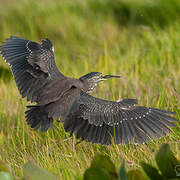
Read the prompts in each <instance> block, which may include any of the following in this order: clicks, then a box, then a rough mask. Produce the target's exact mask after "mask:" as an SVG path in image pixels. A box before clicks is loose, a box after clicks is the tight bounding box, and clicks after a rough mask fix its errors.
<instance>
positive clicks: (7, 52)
mask: <svg viewBox="0 0 180 180" xmlns="http://www.w3.org/2000/svg"><path fill="white" fill-rule="evenodd" d="M0 52H1V54H2V56H3V58H4V59H5V61H6V62H7V63H8V64H9V65H10V67H11V69H12V73H13V75H14V78H15V81H16V85H17V87H18V89H19V91H20V93H21V95H22V97H27V100H28V101H31V102H36V105H32V106H27V108H28V110H27V111H26V112H25V113H26V120H27V124H29V125H30V126H31V128H33V129H34V130H37V129H39V128H41V131H43V132H45V131H47V130H48V129H50V128H52V127H53V119H55V118H57V117H61V121H62V122H63V123H64V128H65V130H66V131H67V132H70V133H71V134H75V135H76V137H77V138H81V139H83V140H86V141H88V142H92V143H100V144H106V145H109V144H111V141H112V139H114V141H115V142H116V143H117V144H120V143H143V142H149V141H150V140H151V139H154V138H159V137H161V136H165V135H166V133H167V132H169V131H170V129H169V127H175V125H174V124H173V123H171V121H177V120H176V119H175V118H173V117H171V115H174V114H175V113H173V112H170V111H165V110H161V109H155V108H149V107H143V106H136V104H137V101H136V100H135V99H122V100H121V101H116V102H115V101H107V100H103V99H98V98H96V97H93V96H91V95H90V93H91V92H92V91H93V89H94V88H95V87H96V85H97V84H98V83H99V82H101V81H103V80H106V79H108V78H112V77H115V78H119V76H111V75H105V76H103V75H102V74H101V73H99V72H91V73H89V74H86V75H84V76H82V77H80V78H79V79H74V78H69V77H66V76H64V75H63V74H62V73H61V72H59V70H58V68H57V66H56V63H55V57H54V52H53V46H52V43H51V42H50V41H49V40H48V39H45V40H42V42H41V44H38V43H35V42H32V41H29V40H25V39H22V38H19V37H11V38H9V39H7V40H6V42H4V43H3V44H2V46H1V47H0Z"/></svg>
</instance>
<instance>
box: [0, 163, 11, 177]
mask: <svg viewBox="0 0 180 180" xmlns="http://www.w3.org/2000/svg"><path fill="white" fill-rule="evenodd" d="M1 171H3V172H8V173H10V174H11V169H10V168H9V166H8V165H7V164H5V163H4V162H3V161H0V172H1Z"/></svg>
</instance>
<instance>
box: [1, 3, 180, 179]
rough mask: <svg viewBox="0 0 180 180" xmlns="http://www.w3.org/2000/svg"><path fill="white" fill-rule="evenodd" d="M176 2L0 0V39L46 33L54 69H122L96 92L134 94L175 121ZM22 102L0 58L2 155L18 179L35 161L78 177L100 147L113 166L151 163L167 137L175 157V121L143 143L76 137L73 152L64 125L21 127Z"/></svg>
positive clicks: (179, 9)
mask: <svg viewBox="0 0 180 180" xmlns="http://www.w3.org/2000/svg"><path fill="white" fill-rule="evenodd" d="M179 32H180V1H179V0H134V1H133V2H132V1H130V0H126V1H125V0H121V1H120V0H114V1H112V0H98V1H97V0H87V1H84V0H68V1H65V0H64V1H63V0H54V1H51V0H44V1H43V0H39V1H35V0H29V1H25V0H18V1H13V0H6V1H5V0H1V2H0V42H2V41H4V39H5V38H7V37H9V36H10V35H17V36H20V37H24V38H27V39H31V40H34V41H40V40H41V39H43V38H45V37H48V38H49V39H50V40H51V41H52V42H53V44H54V46H55V54H56V59H57V64H58V66H59V69H60V70H61V71H62V72H63V73H64V74H66V75H68V76H74V77H79V76H81V75H83V74H86V73H87V72H91V71H99V72H103V73H106V74H109V73H110V74H121V75H122V78H121V79H120V80H109V81H106V82H104V83H102V84H101V85H100V86H99V87H98V88H97V90H96V91H95V92H94V95H95V96H98V97H102V98H106V99H112V100H115V99H120V98H127V97H128V98H137V99H138V100H139V104H140V105H146V106H153V107H158V108H163V109H167V110H172V111H176V112H177V115H176V118H178V119H180V111H179V110H178V108H179V105H180V95H179V94H180V78H179V77H180V59H179V56H180V33H179ZM25 106H26V100H24V99H23V100H22V98H21V96H20V95H19V92H18V90H17V88H16V85H15V82H14V81H13V77H12V75H11V72H10V69H9V67H8V65H6V64H5V63H4V61H3V60H2V58H1V57H0V159H2V160H3V161H6V162H8V164H9V165H10V166H11V167H12V169H13V170H14V173H15V176H16V178H17V179H18V178H20V177H22V176H23V171H22V166H23V164H24V163H25V162H27V161H28V160H33V161H34V162H36V163H37V164H39V165H40V166H41V167H43V168H46V169H48V170H49V171H51V172H53V173H55V174H57V175H59V176H60V177H61V179H73V178H75V177H77V178H81V176H82V173H83V172H84V171H85V169H86V168H87V167H88V166H89V165H90V162H91V160H92V158H93V156H94V154H96V153H98V152H102V153H104V154H106V155H108V156H110V158H111V159H112V160H113V161H114V162H115V164H116V166H117V167H119V166H120V164H121V161H122V159H125V162H126V166H127V168H129V169H131V168H135V167H137V168H138V167H139V162H140V161H142V160H144V161H146V162H151V163H152V164H153V165H155V162H154V151H156V150H157V149H158V147H159V146H160V145H161V144H162V143H166V142H167V143H169V144H170V146H171V149H172V151H173V152H175V154H176V155H177V157H178V158H180V122H178V123H176V124H177V127H176V128H174V129H172V133H171V134H169V135H168V136H167V137H165V138H161V139H160V140H158V141H153V142H152V143H149V144H145V145H136V146H135V145H119V146H116V145H112V146H110V147H106V146H101V145H93V144H91V143H86V142H82V143H81V144H79V145H78V146H76V148H75V150H73V142H72V138H69V134H68V133H65V131H64V129H63V126H62V124H59V123H58V122H55V123H54V129H53V130H51V131H48V132H47V133H45V134H43V133H41V132H34V131H32V130H31V129H30V128H29V126H27V125H26V122H25V118H24V111H25Z"/></svg>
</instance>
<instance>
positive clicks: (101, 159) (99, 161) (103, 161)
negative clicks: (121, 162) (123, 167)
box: [91, 154, 118, 179]
mask: <svg viewBox="0 0 180 180" xmlns="http://www.w3.org/2000/svg"><path fill="white" fill-rule="evenodd" d="M91 167H92V168H99V167H100V168H104V169H106V170H107V171H108V172H109V174H110V175H111V177H112V178H114V179H118V175H117V172H116V168H115V165H114V164H113V162H112V161H111V160H110V158H109V157H107V156H103V155H100V154H98V155H96V156H95V157H94V159H93V161H92V163H91Z"/></svg>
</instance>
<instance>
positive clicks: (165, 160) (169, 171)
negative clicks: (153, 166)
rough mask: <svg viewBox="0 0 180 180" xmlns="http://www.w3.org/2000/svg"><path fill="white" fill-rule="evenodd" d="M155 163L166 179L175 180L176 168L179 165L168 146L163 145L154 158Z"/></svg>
mask: <svg viewBox="0 0 180 180" xmlns="http://www.w3.org/2000/svg"><path fill="white" fill-rule="evenodd" d="M155 159H156V163H157V165H158V167H159V169H160V171H161V172H162V174H163V175H164V176H165V177H166V178H176V177H177V176H176V166H177V165H179V162H178V160H177V159H176V158H175V156H174V155H173V153H172V152H171V150H170V147H169V145H168V144H163V145H162V146H161V147H160V149H159V151H158V152H157V154H156V156H155Z"/></svg>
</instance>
